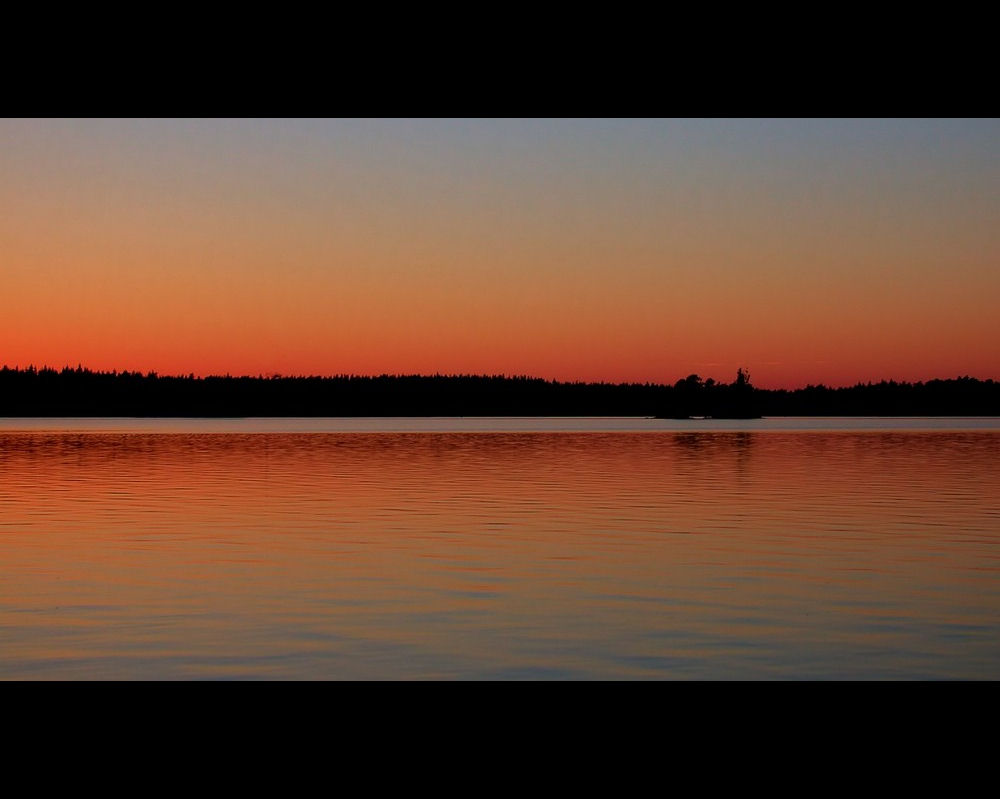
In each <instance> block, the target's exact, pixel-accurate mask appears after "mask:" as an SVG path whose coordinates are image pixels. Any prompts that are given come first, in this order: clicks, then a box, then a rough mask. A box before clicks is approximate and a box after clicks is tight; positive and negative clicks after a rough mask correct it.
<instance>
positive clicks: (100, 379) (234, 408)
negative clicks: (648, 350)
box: [0, 366, 1000, 418]
mask: <svg viewBox="0 0 1000 799" xmlns="http://www.w3.org/2000/svg"><path fill="white" fill-rule="evenodd" d="M998 415H1000V382H994V381H993V380H977V379H976V378H972V377H958V378H954V379H947V380H929V381H927V382H917V383H905V382H904V383H898V382H896V381H894V380H889V381H885V380H883V381H881V382H879V383H864V384H862V383H858V384H857V385H854V386H850V387H843V388H830V387H827V386H824V385H822V384H821V385H816V386H813V385H809V386H806V387H805V388H800V389H795V390H786V389H761V388H757V387H755V386H753V385H752V384H751V382H750V376H749V374H748V373H747V372H746V371H744V370H743V369H740V370H739V371H738V372H737V375H736V378H735V379H734V380H733V382H731V383H728V384H727V383H721V382H716V381H715V380H714V379H712V378H709V379H706V380H703V379H702V378H701V377H700V376H699V375H696V374H692V375H689V376H687V377H686V378H683V379H681V380H678V381H677V382H675V383H674V384H673V385H670V384H659V383H583V382H571V383H562V382H559V381H555V380H544V379H542V378H536V377H527V376H515V377H507V376H502V375H432V376H423V375H379V376H359V375H338V376H333V377H315V376H314V377H284V376H278V375H275V376H270V377H265V376H258V377H246V376H243V377H233V376H230V375H225V376H209V377H195V376H194V375H193V374H191V375H187V376H160V375H158V374H157V373H156V372H147V373H146V374H143V373H141V372H128V371H124V372H118V371H112V372H95V371H91V370H89V369H84V368H82V367H79V366H78V367H77V368H75V369H73V368H70V367H65V368H63V369H61V370H56V369H52V368H48V367H44V368H40V369H36V368H35V367H34V366H29V367H27V368H23V369H22V368H13V369H12V368H9V367H7V366H4V367H3V368H2V369H0V416H202V417H227V416H228V417H232V416H659V417H663V418H689V417H697V416H706V417H714V418H754V417H759V416H998Z"/></svg>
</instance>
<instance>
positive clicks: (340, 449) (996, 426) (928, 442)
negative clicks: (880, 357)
mask: <svg viewBox="0 0 1000 799" xmlns="http://www.w3.org/2000/svg"><path fill="white" fill-rule="evenodd" d="M685 425H686V426H685ZM338 426H339V427H338ZM282 428H283V429H282ZM331 428H332V429H331ZM449 428H451V429H449ZM998 572H1000V420H996V419H992V420H990V419H979V420H968V419H963V420H954V419H950V420H949V419H937V420H926V419H925V420H916V421H915V420H885V419H881V420H816V419H812V420H801V419H799V420H784V421H782V420H762V421H760V422H739V423H723V422H716V423H714V425H713V423H711V422H701V423H683V422H670V421H659V420H636V419H631V420H579V419H577V420H569V421H567V420H451V421H450V422H449V420H399V419H396V420H134V419H133V420H93V419H91V420H0V677H3V678H88V679H89V678H751V679H759V678H992V679H996V678H1000V579H998V577H1000V573H998Z"/></svg>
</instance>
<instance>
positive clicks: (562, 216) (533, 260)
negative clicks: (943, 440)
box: [0, 119, 1000, 388]
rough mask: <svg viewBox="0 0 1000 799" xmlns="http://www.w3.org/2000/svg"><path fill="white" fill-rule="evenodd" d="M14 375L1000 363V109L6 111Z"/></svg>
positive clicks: (759, 378)
mask: <svg viewBox="0 0 1000 799" xmlns="http://www.w3.org/2000/svg"><path fill="white" fill-rule="evenodd" d="M0 296H2V298H3V312H2V314H0V364H6V365H9V366H12V367H13V366H22V367H23V366H27V365H28V364H34V365H36V366H41V365H50V366H55V367H62V366H64V365H67V364H68V365H72V366H76V365H77V364H78V363H79V364H82V365H84V366H89V367H90V368H93V369H102V370H105V369H106V370H110V369H118V370H122V369H129V370H136V369H138V370H142V371H149V370H156V371H158V372H160V373H161V374H180V373H183V374H187V373H189V372H194V373H196V374H202V375H204V374H224V373H231V374H254V375H256V374H260V373H262V374H272V373H281V374H343V373H354V374H381V373H408V374H409V373H425V374H427V373H429V374H433V373H442V374H454V373H477V374H482V373H486V374H509V375H510V374H530V375H534V376H538V377H544V378H555V379H559V380H588V381H589V380H605V381H614V382H619V381H656V382H670V383H672V382H674V381H675V380H677V379H678V378H680V377H684V376H685V375H687V374H690V373H692V372H696V373H698V374H700V375H701V376H702V377H714V378H716V379H717V380H724V381H726V382H728V381H729V380H731V379H732V378H733V376H734V375H735V372H736V368H737V367H738V366H745V367H747V368H749V370H750V372H751V374H752V376H753V379H754V382H755V383H756V384H757V385H759V386H762V387H768V388H777V387H789V388H791V387H796V386H801V385H805V384H806V383H818V382H824V383H827V384H831V385H845V384H853V383H855V382H857V381H859V380H860V381H867V380H879V379H883V378H886V379H888V378H894V379H897V380H926V379H929V378H934V377H955V376H957V375H965V374H968V375H972V376H974V377H979V378H994V379H996V378H1000V121H998V120H972V121H965V120H931V121H922V120H887V121H885V120H861V121H855V120H834V121H828V120H806V121H796V120H733V121H727V120H694V121H688V120H596V121H595V120H554V121H553V120H527V121H523V120H472V121H469V120H380V121H359V120H313V121H297V120H289V121H284V120H262V121H254V120H222V121H212V120H109V121H101V120H65V121H64V120H39V121H32V120H10V119H6V120H0Z"/></svg>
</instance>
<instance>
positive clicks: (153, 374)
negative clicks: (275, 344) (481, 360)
mask: <svg viewBox="0 0 1000 799" xmlns="http://www.w3.org/2000/svg"><path fill="white" fill-rule="evenodd" d="M32 370H34V371H35V372H36V373H37V372H55V373H56V374H61V373H63V372H85V373H90V374H96V375H112V376H114V375H123V374H129V375H138V376H140V377H143V378H157V379H160V378H165V379H175V380H192V379H193V380H209V379H222V380H225V379H228V380H243V379H248V380H337V379H345V378H346V379H367V380H377V379H382V378H391V379H400V378H421V379H435V378H436V379H463V378H464V379H468V378H478V379H490V380H497V379H500V380H540V381H542V382H545V383H552V384H564V385H604V386H663V387H668V388H669V387H673V386H675V385H676V384H677V383H678V382H681V381H683V380H685V379H686V378H688V377H690V376H692V375H694V376H697V377H699V379H700V380H701V381H702V382H703V383H704V382H707V381H708V380H712V381H713V383H714V384H716V385H728V383H724V382H723V381H719V380H716V379H715V378H714V377H711V376H709V377H702V376H701V375H699V374H698V373H696V372H690V373H688V374H687V375H684V376H683V377H679V378H677V380H674V381H672V382H656V381H651V380H633V381H627V380H626V381H618V382H614V381H607V380H559V379H557V378H547V377H540V376H537V375H531V374H527V373H522V374H507V373H494V374H489V373H486V372H482V373H473V372H468V373H448V374H445V373H441V372H436V373H434V374H421V373H417V372H411V373H403V372H398V373H390V372H381V373H379V374H375V373H371V374H355V373H348V372H340V373H336V374H284V373H281V372H267V373H264V372H259V373H258V374H256V375H253V374H238V375H234V374H231V373H228V372H227V373H226V374H217V373H208V374H197V373H195V372H188V373H187V374H160V373H159V372H158V371H157V370H155V369H150V370H147V371H145V372H143V371H142V370H141V369H137V370H132V369H111V370H100V369H92V368H90V367H88V366H83V365H82V364H80V363H77V365H76V366H75V367H74V366H70V365H69V364H66V365H64V366H62V367H54V366H49V365H48V364H45V365H42V366H36V365H35V364H33V363H32V364H28V365H27V366H24V367H22V366H20V365H19V364H18V365H15V366H10V365H9V364H6V363H5V364H3V366H0V371H16V372H29V371H32ZM743 371H744V372H745V373H747V374H748V375H749V374H750V372H749V370H747V369H746V368H743ZM734 380H735V377H734ZM946 380H977V381H980V382H984V383H993V382H997V381H998V378H994V377H975V376H972V375H969V374H965V375H956V376H954V377H931V378H927V379H925V380H912V381H911V380H897V379H896V378H894V377H892V378H885V377H883V378H881V379H880V380H878V381H871V380H869V381H862V380H857V381H855V382H853V383H844V384H840V385H832V384H828V383H823V382H820V383H806V384H804V385H798V386H796V387H794V388H769V387H766V386H761V385H758V384H754V383H751V385H753V386H754V388H757V389H760V390H762V391H801V390H803V389H807V388H821V387H822V388H828V389H839V388H855V387H857V386H867V385H879V384H882V383H895V384H898V385H918V384H926V383H930V382H934V381H946Z"/></svg>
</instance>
